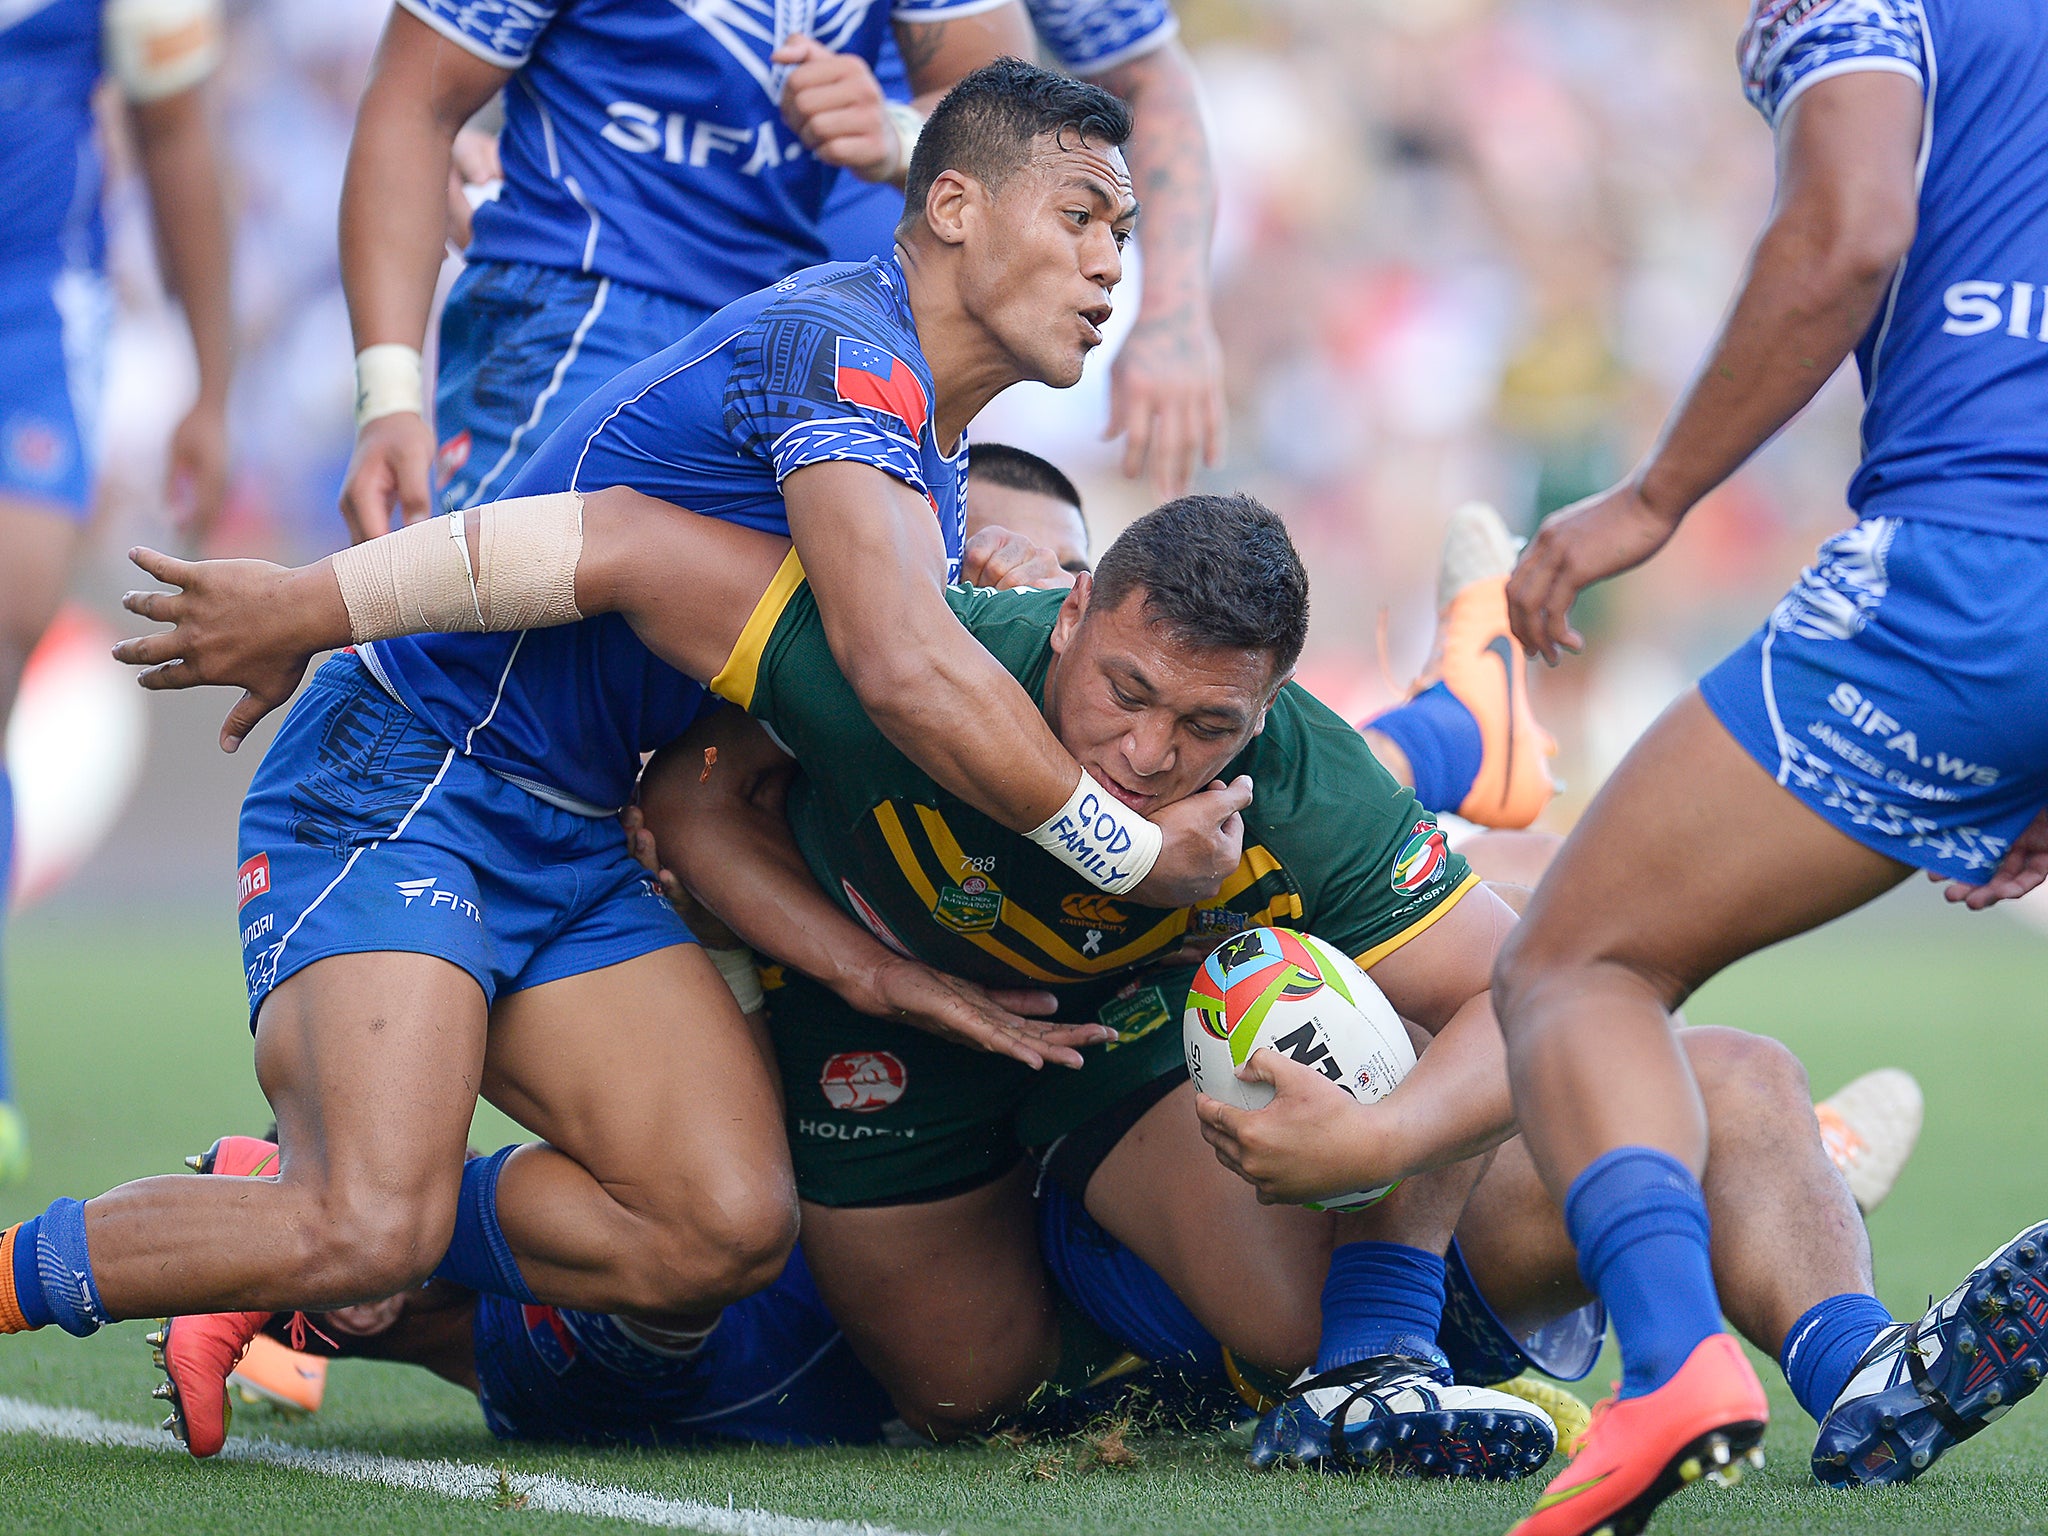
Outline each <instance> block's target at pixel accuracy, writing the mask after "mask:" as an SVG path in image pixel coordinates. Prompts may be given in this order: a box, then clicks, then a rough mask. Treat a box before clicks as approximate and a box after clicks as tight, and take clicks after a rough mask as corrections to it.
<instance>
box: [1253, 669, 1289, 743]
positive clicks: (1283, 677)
mask: <svg viewBox="0 0 2048 1536" xmlns="http://www.w3.org/2000/svg"><path fill="white" fill-rule="evenodd" d="M1293 681H1294V668H1292V667H1289V668H1288V669H1287V670H1286V671H1285V672H1283V673H1281V674H1280V676H1278V677H1277V678H1275V679H1274V680H1273V688H1272V691H1271V692H1269V693H1268V694H1267V695H1266V702H1265V703H1263V704H1261V705H1260V706H1259V718H1258V721H1257V722H1256V723H1255V724H1254V725H1253V726H1252V734H1253V735H1254V736H1256V735H1258V734H1259V732H1261V731H1263V730H1264V729H1265V728H1266V716H1267V715H1269V714H1271V713H1272V710H1273V701H1274V700H1275V699H1277V698H1279V697H1280V690H1281V689H1282V688H1285V687H1286V686H1287V685H1288V684H1289V683H1291V682H1293Z"/></svg>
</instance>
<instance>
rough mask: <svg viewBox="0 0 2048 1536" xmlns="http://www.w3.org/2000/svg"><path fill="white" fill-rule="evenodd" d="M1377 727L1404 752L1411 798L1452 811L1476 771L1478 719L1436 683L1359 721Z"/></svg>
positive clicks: (1480, 751) (1467, 791)
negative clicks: (1411, 781) (1411, 778)
mask: <svg viewBox="0 0 2048 1536" xmlns="http://www.w3.org/2000/svg"><path fill="white" fill-rule="evenodd" d="M1360 729H1361V730H1373V731H1378V732H1379V733H1380V734H1381V735H1383V736H1385V737H1387V738H1388V739H1389V740H1391V741H1392V742H1393V743H1394V745H1395V746H1397V747H1399V748H1400V749H1401V750H1402V751H1403V752H1405V753H1407V754H1408V766H1409V767H1410V768H1411V769H1412V770H1414V773H1415V798H1416V799H1417V800H1420V801H1421V802H1422V808H1423V809H1424V810H1428V811H1455V810H1456V809H1457V808H1458V807H1459V806H1461V805H1463V804H1464V803H1465V797H1466V796H1467V795H1469V794H1471V793H1472V781H1473V780H1474V779H1476V778H1478V777H1479V760H1480V757H1481V756H1482V754H1483V752H1484V743H1483V742H1482V741H1481V740H1480V737H1479V722H1478V721H1477V720H1475V719H1473V718H1472V711H1471V710H1469V709H1467V708H1466V707H1465V706H1464V705H1463V704H1461V703H1460V702H1459V701H1458V698H1457V696H1456V695H1455V694H1453V693H1452V692H1451V690H1450V689H1448V688H1446V687H1445V686H1444V685H1443V684H1442V683H1437V684H1434V685H1433V686H1431V687H1428V688H1425V689H1423V690H1422V692H1420V693H1418V694H1417V695H1415V697H1414V698H1412V699H1410V700H1409V701H1408V702H1407V703H1405V704H1396V705H1395V706H1394V707H1393V708H1392V709H1390V710H1388V711H1387V712H1386V713H1384V714H1380V715H1375V716H1373V718H1372V719H1370V720H1368V721H1366V722H1365V724H1364V725H1363V726H1361V727H1360Z"/></svg>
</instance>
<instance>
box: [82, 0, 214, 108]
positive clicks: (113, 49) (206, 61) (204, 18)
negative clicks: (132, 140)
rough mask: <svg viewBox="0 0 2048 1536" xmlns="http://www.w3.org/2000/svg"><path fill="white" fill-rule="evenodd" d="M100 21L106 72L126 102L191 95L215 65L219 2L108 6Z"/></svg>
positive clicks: (113, 1)
mask: <svg viewBox="0 0 2048 1536" xmlns="http://www.w3.org/2000/svg"><path fill="white" fill-rule="evenodd" d="M100 15H101V18H102V19H101V27H100V35H101V48H102V51H103V52H104V54H105V56H106V62H107V71H108V73H110V74H111V75H113V77H114V78H115V79H116V80H118V81H120V82H121V91H122V94H123V95H125V96H126V97H127V98H128V99H129V100H130V101H134V102H151V101H162V100H163V99H164V98H165V97H166V96H175V95H177V94H178V93H179V92H180V91H187V90H190V89H191V88H192V87H193V86H195V85H197V84H198V83H199V82H200V81H202V80H204V79H205V78H206V77H207V76H208V75H210V74H212V73H213V70H214V66H215V65H217V64H219V63H220V54H221V34H222V24H221V9H220V0H108V3H107V6H106V9H105V10H104V11H102V12H101V13H100Z"/></svg>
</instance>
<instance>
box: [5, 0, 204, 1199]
mask: <svg viewBox="0 0 2048 1536" xmlns="http://www.w3.org/2000/svg"><path fill="white" fill-rule="evenodd" d="M219 56H220V16H219V7H218V4H217V0H168V3H163V4H148V3H142V0H26V3H22V4H15V5H9V6H7V7H5V8H4V10H0V221H4V222H0V228H4V230H5V233H4V234H0V549H4V550H5V551H6V552H7V558H6V559H5V560H4V561H0V740H4V739H5V737H6V734H7V720H8V716H9V715H10V714H11V713H12V712H13V709H14V698H15V693H16V690H17V689H18V688H19V687H20V685H21V675H22V670H23V668H24V667H25V666H26V665H27V663H28V658H29V654H30V653H31V652H32V651H34V649H35V647H36V642H37V641H38V640H39V639H40V638H41V637H42V633H43V630H44V629H45V628H46V627H47V626H48V625H49V622H50V619H51V617H52V616H53V615H54V614H55V613H56V611H57V605H58V603H59V602H60V601H62V599H63V596H64V589H65V584H66V582H67V581H68V579H69V576H70V572H71V566H72V562H73V560H74V559H75V558H76V556H77V552H78V547H79V543H80V539H81V536H82V534H83V532H84V527H85V522H86V518H87V516H88V514H89V513H90V512H91V510H92V496H93V480H94V459H95V456H96V454H97V448H98V435H99V434H98V415H99V406H100V375H101V371H102V368H103V365H104V362H105V350H106V335H107V327H108V323H109V321H110V320H111V318H112V314H113V297H112V295H111V293H110V292H109V291H108V289H107V285H106V280H105V278H104V277H103V276H102V273H101V267H102V259H103V255H104V246H105V243H106V234H105V230H104V229H103V227H102V225H101V221H100V152H99V146H98V142H97V137H96V133H95V129H94V125H93V96H94V93H95V88H96V87H97V86H98V84H99V81H100V79H101V77H102V75H112V76H113V77H114V78H115V79H116V80H117V81H118V83H119V86H120V89H121V94H122V96H123V98H124V99H125V101H126V103H127V108H128V118H129V123H130V126H131V128H132V130H133V132H134V135H135V143H136V149H137V152H138V156H139V159H140V163H141V168H142V173H143V178H144V180H145V182H146V183H147V185H148V188H149V201H150V208H151V211H152V213H153V215H154V220H155V227H156V234H157V249H158V251H159V252H160V253H161V258H162V261H163V266H164V281H165V287H166V289H167V290H169V291H170V292H171V293H172V294H173V295H174V296H175V297H177V298H178V299H179V301H180V302H181V304H182V306H183V308H184V311H185V319H186V323H187V325H188V326H189V327H190V328H191V332H192V344H193V350H194V352H195V353H196V355H197V358H198V364H199V397H198V399H197V400H196V401H195V402H194V404H193V406H192V408H191V409H190V410H189V411H188V412H187V413H186V414H185V416H184V418H183V419H182V420H181V421H180V422H179V423H178V426H177V429H176V431H175V432H174V433H173V434H172V437H171V444H170V465H169V486H170V500H171V502H172V504H173V505H174V506H175V507H177V509H178V510H179V512H180V513H181V515H182V517H183V519H184V520H185V521H186V522H188V523H189V524H190V525H191V526H192V527H194V528H196V529H201V530H203V529H204V528H205V527H206V526H207V525H209V524H210V523H211V522H212V520H213V518H214V517H215V515H216V514H218V512H219V511H220V505H221V500H222V497H223V496H224V494H225V492H226V487H227V393H228V374H229V345H230V332H231V329H232V325H233V317H232V315H231V313H230V310H229V304H228V278H227V273H228V246H229V242H228V232H227V219H226V215H225V212H224V205H223V201H222V197H221V190H220V176H219V171H218V167H217V164H216V157H215V154H214V149H213V140H212V134H211V131H210V128H209V126H208V122H207V108H206V101H205V91H204V87H203V84H202V82H203V81H204V80H205V78H206V77H207V75H209V74H210V73H211V72H212V70H213V66H214V64H215V62H216V60H217V59H218V58H219ZM13 852H14V795H13V790H12V788H11V786H10V785H9V783H8V779H7V769H6V765H5V764H4V763H0V920H4V914H5V908H6V905H7V889H8V884H9V878H8V877H9V873H10V871H11V868H12V863H13ZM5 1007H6V1000H5V996H4V989H0V1021H4V1018H5ZM13 1099H14V1086H13V1082H12V1078H11V1075H10V1072H9V1064H8V1051H7V1045H6V1036H5V1029H4V1022H0V1182H6V1181H11V1180H14V1179H18V1178H20V1177H22V1176H23V1174H24V1173H25V1171H26V1168H27V1158H28V1144H27V1140H26V1135H25V1132H24V1129H23V1126H22V1123H21V1120H20V1117H19V1116H18V1114H17V1113H16V1111H15V1108H14V1103H13Z"/></svg>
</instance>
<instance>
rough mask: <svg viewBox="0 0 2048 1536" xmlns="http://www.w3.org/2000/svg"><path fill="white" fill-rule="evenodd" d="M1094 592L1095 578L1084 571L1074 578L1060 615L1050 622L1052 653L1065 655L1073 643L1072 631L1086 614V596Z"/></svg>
mask: <svg viewBox="0 0 2048 1536" xmlns="http://www.w3.org/2000/svg"><path fill="white" fill-rule="evenodd" d="M1094 590H1095V578H1094V577H1093V576H1090V575H1089V574H1088V573H1087V572H1086V571H1083V572H1081V574H1080V575H1078V576H1076V577H1075V578H1074V584H1073V586H1072V587H1070V588H1068V589H1067V596H1066V599H1065V601H1063V602H1062V603H1061V604H1060V615H1059V617H1058V618H1056V619H1054V620H1053V621H1052V653H1053V655H1055V656H1063V655H1065V654H1066V650H1067V647H1068V646H1069V645H1071V644H1072V643H1073V640H1074V631H1075V630H1077V629H1079V628H1080V627H1081V619H1082V617H1083V616H1084V615H1085V614H1086V613H1087V612H1088V594H1089V593H1091V592H1093V591H1094Z"/></svg>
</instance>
